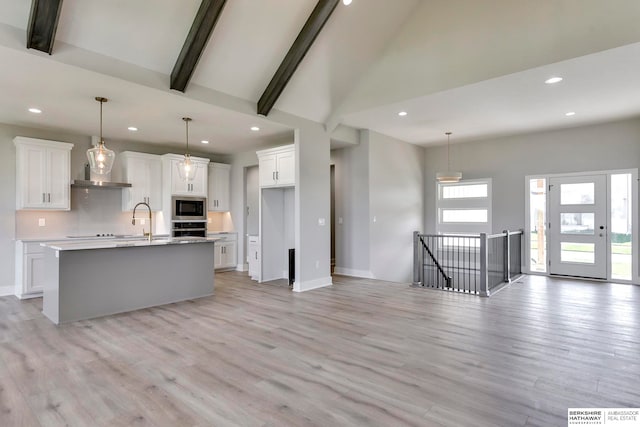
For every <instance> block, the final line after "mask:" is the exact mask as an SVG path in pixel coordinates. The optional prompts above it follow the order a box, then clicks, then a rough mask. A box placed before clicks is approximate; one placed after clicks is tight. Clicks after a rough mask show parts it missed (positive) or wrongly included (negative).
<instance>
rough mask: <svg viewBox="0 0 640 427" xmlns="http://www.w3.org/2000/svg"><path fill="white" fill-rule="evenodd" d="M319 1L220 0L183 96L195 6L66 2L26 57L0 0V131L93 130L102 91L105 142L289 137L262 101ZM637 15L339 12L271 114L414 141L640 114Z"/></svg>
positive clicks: (250, 141) (438, 7) (570, 2)
mask: <svg viewBox="0 0 640 427" xmlns="http://www.w3.org/2000/svg"><path fill="white" fill-rule="evenodd" d="M223 3H224V2H223ZM317 3H318V1H317V0H261V1H256V0H228V1H227V2H226V4H225V5H224V8H223V10H222V12H221V14H220V16H219V19H218V21H217V23H216V25H215V28H214V30H213V33H212V35H211V38H210V40H209V42H208V43H207V44H206V45H205V47H204V50H203V52H202V56H201V58H200V60H199V62H198V64H197V66H196V67H195V71H194V73H193V75H192V77H191V80H190V83H189V85H188V86H187V87H186V90H185V92H184V93H181V92H178V91H173V90H170V89H169V87H170V74H171V71H172V69H173V68H174V65H175V63H176V59H177V58H178V55H179V53H180V51H181V49H182V47H183V44H184V42H185V39H186V37H187V34H188V33H189V29H190V28H191V25H192V23H193V20H194V17H195V16H196V13H197V11H198V8H199V6H200V4H201V1H200V0H179V1H178V0H137V1H130V0H109V1H101V0H64V2H63V5H62V9H61V13H60V18H59V24H58V28H57V33H56V38H55V42H54V45H53V50H52V55H51V56H49V55H47V54H46V53H43V52H39V51H35V50H33V49H27V48H26V38H27V35H26V32H27V24H28V21H29V12H30V7H31V2H30V1H27V0H0V60H1V62H2V63H3V64H4V66H3V67H0V92H1V93H2V96H1V97H0V122H4V123H12V124H18V125H25V126H34V127H43V128H51V129H57V130H64V131H67V132H77V133H82V134H87V135H90V134H95V133H96V131H97V119H98V107H97V105H96V102H95V101H94V100H93V97H94V96H105V97H107V98H110V102H109V103H108V104H107V105H106V106H105V132H104V133H105V137H106V138H107V140H108V139H109V138H114V139H121V140H139V141H146V142H157V143H161V144H172V143H173V144H181V143H182V139H183V126H182V122H181V120H180V118H181V117H183V116H184V115H190V116H192V117H193V119H194V122H193V124H192V126H191V131H192V132H191V133H192V135H193V140H195V141H199V140H201V139H205V140H209V141H211V143H210V144H209V145H208V146H206V147H205V146H203V147H202V148H203V150H204V151H210V152H216V153H221V154H225V153H234V152H240V151H246V150H251V149H254V148H258V147H261V146H264V145H266V144H274V143H277V142H286V141H287V140H290V139H291V137H292V136H291V135H292V133H291V129H290V127H289V126H285V125H283V124H282V122H278V121H274V120H271V119H270V117H269V116H267V117H266V118H265V117H263V116H259V115H257V114H256V104H257V102H258V100H259V99H260V97H261V95H262V94H263V92H264V90H265V88H266V87H267V85H268V84H269V82H270V80H271V79H272V77H273V75H274V73H275V72H276V70H277V69H278V66H279V65H280V63H281V61H282V60H283V58H284V57H285V55H286V54H287V51H288V50H289V49H290V48H291V46H292V43H293V42H294V40H295V39H296V36H297V35H298V34H299V32H300V30H301V28H302V26H303V25H304V23H305V21H306V20H307V19H308V18H309V16H310V14H311V12H312V11H313V9H314V7H315V6H316V4H317ZM638 18H640V5H639V4H638V2H637V1H635V0H618V1H616V2H615V7H613V6H612V4H611V2H603V1H602V0H554V1H552V0H544V1H538V2H530V1H527V0H516V1H514V0H483V1H477V0H394V1H388V0H353V3H352V4H351V5H349V6H345V5H343V4H342V3H340V4H338V6H337V7H336V8H335V10H334V11H333V13H332V14H331V16H330V17H329V19H327V22H326V25H325V26H324V28H322V30H321V31H320V32H319V35H318V37H317V38H316V39H315V41H314V43H313V44H312V45H311V47H310V48H309V51H308V52H307V54H306V56H304V58H303V60H302V62H301V63H300V65H299V67H298V68H297V70H296V71H295V73H293V75H292V77H291V79H290V80H289V82H288V84H287V85H286V87H285V89H284V91H283V92H282V94H281V95H280V97H279V98H278V99H277V100H276V102H275V105H274V111H276V112H277V114H287V115H291V116H295V117H298V118H301V119H304V120H311V121H314V122H319V123H325V124H326V126H327V128H328V130H329V131H332V130H333V129H335V128H336V127H337V126H338V125H341V124H342V125H347V126H350V127H353V128H356V129H359V128H368V129H373V130H376V131H378V132H381V133H385V134H388V135H391V136H394V137H397V138H399V139H403V140H406V141H409V142H412V143H417V144H431V143H439V142H442V141H443V138H442V135H443V133H444V132H445V131H447V130H451V131H453V132H454V140H455V138H456V137H457V138H458V140H465V139H467V140H471V139H477V138H482V137H486V136H491V135H501V134H507V133H516V132H523V131H530V130H535V129H544V128H551V127H562V126H575V125H577V124H584V123H591V122H597V121H603V120H611V119H616V118H622V117H630V116H635V115H640V102H638V101H637V100H635V99H633V98H632V97H629V96H624V94H625V93H629V91H633V90H636V91H637V90H638V89H640V79H639V78H638V77H637V76H638V75H640V73H639V72H638V71H640V55H638V53H639V51H640V44H639V43H640V27H638V26H637V25H636V23H637V22H638ZM7 64H9V66H7ZM556 74H561V75H563V77H565V80H564V81H563V82H562V83H560V84H559V85H558V86H557V87H554V88H551V87H547V86H545V85H544V83H543V81H544V80H545V79H546V78H547V77H549V76H551V75H556ZM604 76H608V77H609V78H608V79H603V77H604ZM31 106H36V107H38V108H41V109H42V110H43V113H42V114H40V115H37V116H35V115H33V114H30V113H28V112H27V108H28V107H31ZM401 110H404V111H407V113H408V114H407V115H406V116H405V117H399V116H398V115H397V113H398V112H399V111H401ZM568 110H575V111H576V115H575V116H573V117H572V118H571V120H572V121H568V120H566V119H567V117H566V116H565V115H564V113H565V112H566V111H568ZM128 126H136V127H138V128H139V130H138V132H135V133H131V132H129V131H128V130H127V127H128ZM252 126H258V127H260V131H258V132H253V131H250V130H249V128H250V127H252Z"/></svg>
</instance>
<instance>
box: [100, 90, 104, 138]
mask: <svg viewBox="0 0 640 427" xmlns="http://www.w3.org/2000/svg"><path fill="white" fill-rule="evenodd" d="M102 104H103V101H102V100H100V145H104V139H102Z"/></svg>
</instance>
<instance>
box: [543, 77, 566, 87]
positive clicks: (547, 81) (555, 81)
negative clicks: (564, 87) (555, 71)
mask: <svg viewBox="0 0 640 427" xmlns="http://www.w3.org/2000/svg"><path fill="white" fill-rule="evenodd" d="M561 81H562V77H551V78H550V79H547V80H545V81H544V82H545V83H546V84H548V85H552V84H554V83H560V82H561Z"/></svg>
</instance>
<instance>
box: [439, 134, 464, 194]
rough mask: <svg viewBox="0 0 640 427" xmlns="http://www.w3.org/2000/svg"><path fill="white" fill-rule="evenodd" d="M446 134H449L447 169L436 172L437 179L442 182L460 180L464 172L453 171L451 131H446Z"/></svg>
mask: <svg viewBox="0 0 640 427" xmlns="http://www.w3.org/2000/svg"><path fill="white" fill-rule="evenodd" d="M445 135H447V171H446V172H438V173H436V180H437V181H438V182H442V183H451V182H460V180H461V179H462V172H452V171H451V132H446V133H445Z"/></svg>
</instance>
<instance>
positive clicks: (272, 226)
mask: <svg viewBox="0 0 640 427" xmlns="http://www.w3.org/2000/svg"><path fill="white" fill-rule="evenodd" d="M256 154H257V155H258V168H259V170H258V181H259V185H260V215H259V216H260V219H259V228H260V232H259V233H260V236H259V238H258V239H255V240H256V241H254V242H252V243H253V245H251V248H250V249H252V250H253V251H255V250H256V246H258V247H259V252H250V253H251V256H249V257H248V263H249V271H250V272H251V277H252V278H254V277H256V272H257V273H258V274H257V280H258V281H259V282H266V281H270V280H276V279H289V274H288V273H289V271H288V270H289V268H288V267H289V249H294V248H295V215H294V214H295V185H296V179H295V177H296V151H295V145H294V144H290V145H285V146H281V147H276V148H272V149H268V150H261V151H258V152H257V153H256Z"/></svg>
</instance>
